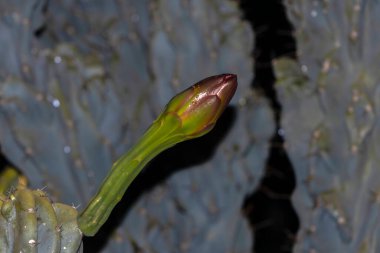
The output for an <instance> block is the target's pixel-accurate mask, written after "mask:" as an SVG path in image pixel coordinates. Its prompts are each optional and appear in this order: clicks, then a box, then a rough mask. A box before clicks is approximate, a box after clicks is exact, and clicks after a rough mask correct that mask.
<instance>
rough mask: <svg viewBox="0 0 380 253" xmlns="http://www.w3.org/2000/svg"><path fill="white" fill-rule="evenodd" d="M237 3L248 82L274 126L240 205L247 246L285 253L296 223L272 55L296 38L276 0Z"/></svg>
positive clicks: (286, 52)
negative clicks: (246, 44)
mask: <svg viewBox="0 0 380 253" xmlns="http://www.w3.org/2000/svg"><path fill="white" fill-rule="evenodd" d="M239 3H240V8H241V10H242V12H243V14H244V18H245V19H246V20H247V21H249V23H250V24H251V27H252V30H253V31H254V34H255V47H254V50H253V54H252V57H253V59H254V63H255V64H254V69H253V72H254V80H253V81H252V84H251V85H252V87H253V88H254V89H257V90H259V91H261V92H262V93H263V94H264V95H265V97H267V99H268V100H269V102H270V105H271V107H272V110H273V114H274V119H275V126H276V128H275V132H274V133H273V137H272V139H271V140H270V149H269V156H268V158H267V161H266V166H265V172H264V176H263V178H262V180H261V182H260V184H259V186H258V188H257V189H256V190H255V191H254V192H252V193H251V194H249V195H248V196H246V198H245V200H244V203H243V207H242V209H243V212H244V214H245V216H246V218H247V219H248V221H249V223H250V225H251V228H252V230H253V241H254V242H255V243H254V245H253V248H252V252H255V253H273V252H276V253H277V252H281V253H290V252H292V248H293V245H294V239H295V235H296V233H297V231H298V228H299V219H298V216H297V214H296V212H295V210H294V208H293V206H292V203H291V200H290V197H291V194H292V192H293V191H294V189H295V187H296V178H295V173H294V169H293V166H292V164H291V161H290V159H289V157H288V155H287V153H286V150H285V148H284V139H283V138H284V137H283V136H282V135H281V133H282V131H281V110H282V107H281V104H280V102H279V100H278V98H277V93H276V89H275V75H274V70H273V65H272V61H273V60H274V59H275V58H277V57H280V56H288V57H291V58H294V59H295V58H296V41H295V39H294V37H293V27H292V25H291V24H290V22H289V20H288V19H287V16H286V10H285V6H284V5H283V2H282V0H266V1H261V0H240V1H239Z"/></svg>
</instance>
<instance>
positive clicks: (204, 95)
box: [78, 74, 237, 236]
mask: <svg viewBox="0 0 380 253" xmlns="http://www.w3.org/2000/svg"><path fill="white" fill-rule="evenodd" d="M236 88H237V78H236V76H235V75H233V74H222V75H217V76H212V77H209V78H206V79H204V80H202V81H200V82H198V83H196V84H195V85H193V86H191V87H190V88H188V89H186V90H184V91H183V92H181V93H179V94H178V95H176V96H175V97H174V98H172V99H171V100H170V101H169V103H168V104H167V105H166V107H165V109H164V111H163V112H162V113H161V114H160V115H159V116H158V118H157V119H156V120H155V121H154V122H153V124H152V125H151V126H150V127H149V128H148V130H147V131H146V132H145V134H144V135H143V136H142V138H141V139H140V140H139V141H138V142H137V143H136V145H134V146H133V147H132V148H131V150H129V151H128V152H127V153H126V154H125V155H123V156H122V157H120V158H119V160H117V161H116V162H115V163H114V164H113V166H112V169H111V171H110V172H109V174H108V175H107V177H106V179H105V180H104V182H103V184H102V185H101V187H100V189H99V191H98V193H97V194H96V195H95V197H94V198H93V199H92V200H91V201H90V203H89V204H88V205H87V207H86V209H85V210H84V211H83V212H82V214H81V215H80V216H79V219H78V223H79V227H80V229H81V230H82V232H83V233H84V234H85V235H86V236H93V235H95V234H96V232H97V231H98V230H99V228H100V227H101V226H102V225H103V224H104V223H105V222H106V220H107V219H108V217H109V215H110V214H111V211H112V209H113V208H114V207H115V205H116V204H117V203H118V202H119V201H120V200H121V198H122V197H123V195H124V193H125V191H126V190H127V188H128V186H129V185H130V184H131V182H132V181H133V179H135V177H136V176H137V175H138V174H139V172H140V171H141V170H142V168H143V167H144V166H145V165H146V164H147V163H148V162H149V161H150V160H152V159H153V158H154V157H155V156H157V155H158V154H159V153H161V152H162V151H164V150H165V149H168V148H170V147H172V146H174V145H175V144H177V143H179V142H182V141H185V140H189V139H192V138H196V137H200V136H202V135H204V134H206V133H208V132H209V131H210V130H211V129H212V128H213V127H214V125H215V123H216V121H217V120H218V118H219V117H220V115H221V114H222V112H223V111H224V109H225V108H226V106H227V105H228V103H229V102H230V100H231V98H232V97H233V95H234V94H235V91H236Z"/></svg>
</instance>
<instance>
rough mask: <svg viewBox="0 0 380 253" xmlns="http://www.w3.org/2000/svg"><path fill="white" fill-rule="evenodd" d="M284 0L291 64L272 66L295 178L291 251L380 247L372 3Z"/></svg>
mask: <svg viewBox="0 0 380 253" xmlns="http://www.w3.org/2000/svg"><path fill="white" fill-rule="evenodd" d="M285 3H286V6H287V8H288V14H289V17H290V20H291V21H292V23H293V25H294V26H295V31H296V33H295V36H296V39H297V47H298V52H297V54H298V57H299V59H298V60H299V62H295V61H294V60H291V59H280V60H276V61H275V69H276V76H277V79H278V82H277V89H278V92H279V98H280V102H281V103H282V106H283V117H282V125H283V127H284V130H285V135H286V140H287V144H286V145H287V150H288V152H289V155H290V157H291V160H292V162H293V165H294V168H295V170H296V175H297V189H296V191H295V193H294V195H293V203H294V205H295V208H296V209H297V212H298V215H299V216H300V220H301V228H300V231H299V234H298V237H297V242H296V246H295V250H294V252H297V253H298V252H302V253H303V252H347V253H358V252H363V253H364V252H366V253H367V252H368V253H369V252H370V253H377V252H380V209H379V203H380V202H379V201H380V198H379V196H380V146H379V141H380V85H379V80H380V72H379V66H380V58H379V55H380V47H379V45H380V27H379V26H378V24H379V22H380V2H379V1H365V0H363V1H361V0H358V1H304V0H294V1H285Z"/></svg>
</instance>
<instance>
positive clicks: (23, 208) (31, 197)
mask: <svg viewBox="0 0 380 253" xmlns="http://www.w3.org/2000/svg"><path fill="white" fill-rule="evenodd" d="M77 215H78V212H77V210H76V209H75V208H74V207H71V206H68V205H64V204H61V203H52V202H51V201H50V200H49V198H48V197H47V195H46V194H45V192H43V191H41V190H34V191H32V190H29V189H27V188H25V187H24V186H19V187H18V188H17V189H16V190H15V191H14V192H12V193H11V194H9V196H5V195H3V194H1V193H0V246H1V247H0V252H1V253H12V252H31V253H41V252H55V253H64V252H67V253H77V252H82V247H81V244H82V232H81V231H80V230H79V228H78V224H77Z"/></svg>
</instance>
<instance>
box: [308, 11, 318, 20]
mask: <svg viewBox="0 0 380 253" xmlns="http://www.w3.org/2000/svg"><path fill="white" fill-rule="evenodd" d="M310 15H311V16H312V17H313V18H316V17H317V16H318V12H317V11H316V10H312V11H311V12H310Z"/></svg>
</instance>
